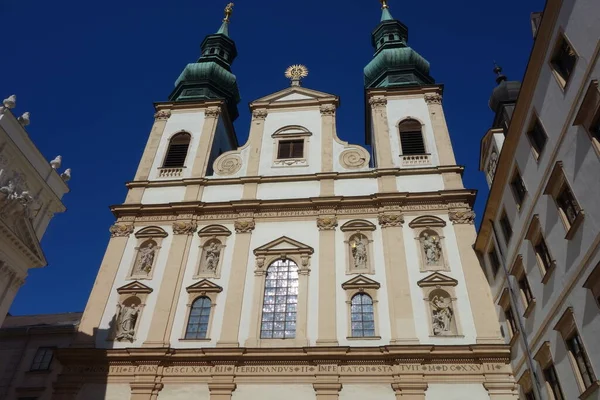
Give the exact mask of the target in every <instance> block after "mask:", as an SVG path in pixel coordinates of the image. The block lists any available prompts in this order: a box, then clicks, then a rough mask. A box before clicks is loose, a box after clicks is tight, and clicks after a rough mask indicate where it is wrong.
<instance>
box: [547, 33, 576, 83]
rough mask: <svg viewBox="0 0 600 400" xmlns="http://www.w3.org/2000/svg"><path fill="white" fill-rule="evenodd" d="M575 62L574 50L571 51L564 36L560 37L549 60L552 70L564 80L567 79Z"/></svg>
mask: <svg viewBox="0 0 600 400" xmlns="http://www.w3.org/2000/svg"><path fill="white" fill-rule="evenodd" d="M576 62H577V57H576V56H575V51H573V48H572V47H571V46H570V45H569V43H567V41H566V40H565V38H564V37H561V39H560V42H559V44H558V47H557V49H556V50H555V53H554V55H553V57H552V61H551V63H552V66H553V67H554V70H555V71H556V72H557V73H558V74H559V75H560V77H561V78H563V79H564V81H565V82H566V81H568V80H569V77H570V76H571V73H572V72H573V69H574V68H575V63H576Z"/></svg>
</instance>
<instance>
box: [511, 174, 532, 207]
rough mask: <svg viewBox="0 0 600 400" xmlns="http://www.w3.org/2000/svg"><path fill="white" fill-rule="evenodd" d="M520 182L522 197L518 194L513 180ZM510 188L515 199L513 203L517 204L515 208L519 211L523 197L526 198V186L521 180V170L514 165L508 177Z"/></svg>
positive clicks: (523, 201)
mask: <svg viewBox="0 0 600 400" xmlns="http://www.w3.org/2000/svg"><path fill="white" fill-rule="evenodd" d="M517 178H518V181H519V182H520V183H521V185H520V186H521V187H522V190H523V193H522V197H521V196H520V195H519V193H520V192H519V191H518V190H517V188H516V186H517V185H515V184H514V183H515V180H517ZM510 189H511V192H512V194H513V197H514V199H515V203H516V205H517V209H518V210H519V212H521V210H522V208H523V204H524V203H525V199H527V193H528V191H527V186H525V182H524V181H523V176H522V175H521V172H520V171H519V168H518V167H517V166H515V170H514V171H513V174H512V177H511V179H510Z"/></svg>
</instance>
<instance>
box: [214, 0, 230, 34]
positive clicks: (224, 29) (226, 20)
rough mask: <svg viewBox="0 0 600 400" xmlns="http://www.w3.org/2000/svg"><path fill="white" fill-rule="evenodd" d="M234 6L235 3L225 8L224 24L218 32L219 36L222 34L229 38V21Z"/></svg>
mask: <svg viewBox="0 0 600 400" xmlns="http://www.w3.org/2000/svg"><path fill="white" fill-rule="evenodd" d="M233 6H234V4H233V3H229V4H227V5H226V6H225V18H223V23H222V24H221V27H220V28H219V30H218V31H217V34H219V33H221V34H223V35H225V36H229V19H230V18H231V14H233Z"/></svg>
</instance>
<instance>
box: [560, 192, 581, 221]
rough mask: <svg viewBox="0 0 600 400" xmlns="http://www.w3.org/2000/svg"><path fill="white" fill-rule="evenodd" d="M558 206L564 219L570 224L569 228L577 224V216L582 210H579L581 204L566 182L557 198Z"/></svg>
mask: <svg viewBox="0 0 600 400" xmlns="http://www.w3.org/2000/svg"><path fill="white" fill-rule="evenodd" d="M556 205H557V206H558V208H559V210H560V212H561V214H562V215H563V217H564V219H565V220H566V221H567V222H568V227H569V228H570V227H571V225H573V223H574V222H575V219H576V218H577V215H579V212H580V211H581V208H579V204H578V203H577V200H576V199H575V196H574V195H573V192H572V191H571V188H570V187H569V185H567V184H566V182H565V183H563V185H562V187H561V188H560V191H559V192H558V195H557V196H556Z"/></svg>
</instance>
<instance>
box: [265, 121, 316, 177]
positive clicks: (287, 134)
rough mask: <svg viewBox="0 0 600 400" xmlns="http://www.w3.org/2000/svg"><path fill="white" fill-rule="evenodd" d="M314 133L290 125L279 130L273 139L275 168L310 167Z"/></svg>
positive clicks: (301, 127)
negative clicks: (310, 145) (310, 151)
mask: <svg viewBox="0 0 600 400" xmlns="http://www.w3.org/2000/svg"><path fill="white" fill-rule="evenodd" d="M311 136H312V133H311V132H310V131H309V130H308V129H306V128H304V127H303V126H299V125H288V126H284V127H283V128H280V129H278V130H277V131H276V132H275V133H274V134H273V135H271V137H272V138H273V166H274V167H306V166H308V157H309V156H310V155H309V151H308V149H309V144H310V137H311Z"/></svg>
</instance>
